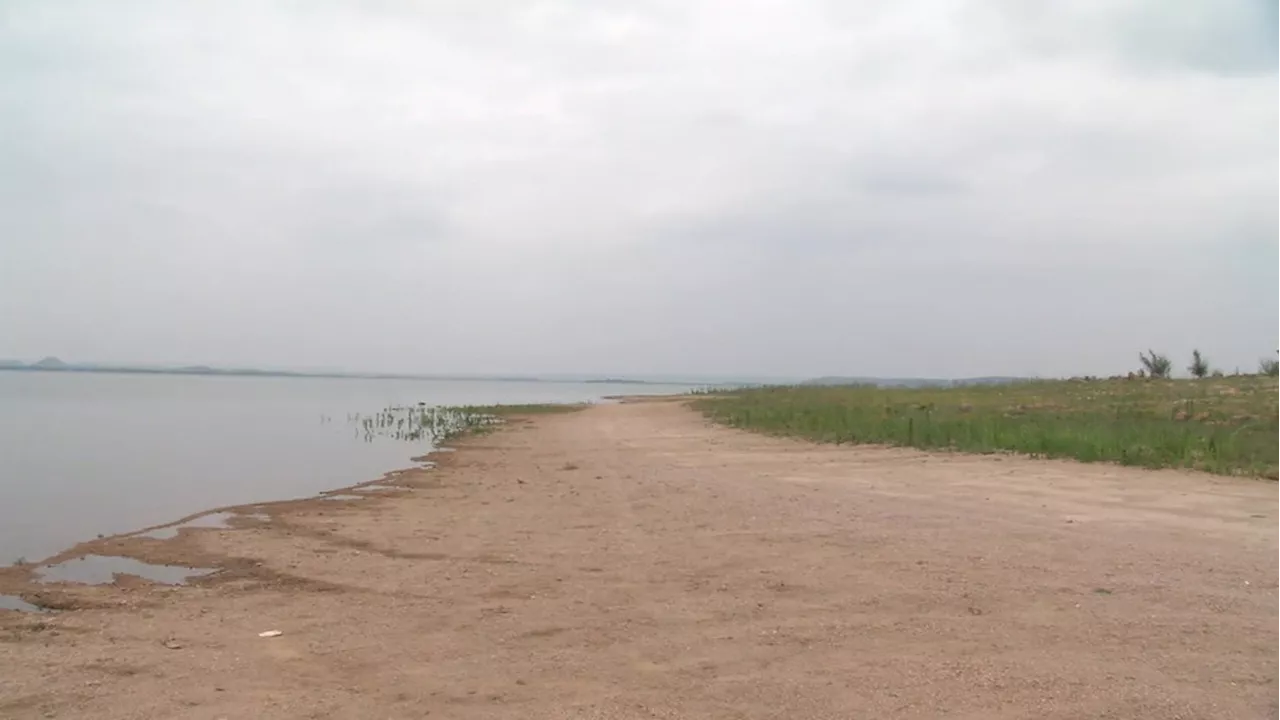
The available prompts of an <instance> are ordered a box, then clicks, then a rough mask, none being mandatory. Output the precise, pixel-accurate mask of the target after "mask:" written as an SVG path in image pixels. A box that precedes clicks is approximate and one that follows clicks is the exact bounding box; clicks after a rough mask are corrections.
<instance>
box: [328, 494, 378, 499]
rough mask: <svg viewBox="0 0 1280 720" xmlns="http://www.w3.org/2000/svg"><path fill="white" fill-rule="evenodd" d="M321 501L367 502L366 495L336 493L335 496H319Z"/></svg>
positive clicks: (367, 497)
mask: <svg viewBox="0 0 1280 720" xmlns="http://www.w3.org/2000/svg"><path fill="white" fill-rule="evenodd" d="M320 499H321V500H368V499H369V496H368V495H356V494H354V493H338V494H337V495H321V496H320Z"/></svg>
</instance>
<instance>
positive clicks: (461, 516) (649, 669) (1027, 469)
mask: <svg viewBox="0 0 1280 720" xmlns="http://www.w3.org/2000/svg"><path fill="white" fill-rule="evenodd" d="M685 400H687V398H683V397H680V396H676V397H669V398H661V399H655V398H649V397H645V398H643V399H642V401H640V402H624V403H610V404H600V405H595V406H592V407H590V408H587V409H585V410H582V411H580V412H572V413H561V414H547V415H539V416H537V417H532V418H519V419H516V418H512V419H511V420H509V421H508V424H507V425H506V426H505V427H502V428H501V429H498V430H497V431H495V432H493V433H484V434H473V435H468V436H464V437H460V438H455V439H454V440H452V441H450V445H451V446H452V447H454V450H453V451H452V452H450V451H447V450H446V451H444V452H439V451H433V452H431V453H428V454H427V455H426V456H424V457H426V458H429V459H430V460H431V461H433V462H435V463H436V464H435V466H433V467H421V468H409V469H406V470H400V471H392V472H391V473H386V474H384V475H383V476H382V477H381V478H379V479H376V480H368V481H365V482H361V483H356V484H353V485H349V486H347V487H345V488H338V489H335V490H332V491H329V493H328V494H330V495H341V494H343V493H344V491H345V492H347V493H351V492H357V493H363V494H367V495H368V496H369V497H368V498H367V499H362V500H325V499H323V496H322V497H314V498H306V499H301V500H286V501H270V502H265V503H254V504H247V505H240V506H234V507H232V508H224V510H225V509H234V510H237V511H239V512H240V513H241V515H247V514H252V513H255V512H262V513H264V514H266V515H267V517H268V518H269V522H267V523H254V522H247V523H243V524H237V522H236V521H233V522H232V525H233V527H232V528H230V529H222V528H189V529H185V531H183V530H182V529H180V530H178V532H177V534H176V536H174V537H172V538H170V539H164V540H158V539H153V538H146V537H141V536H140V534H141V533H145V532H148V531H149V530H154V529H155V528H151V529H143V530H138V531H133V532H131V533H127V534H124V535H119V536H113V537H111V538H102V539H98V540H91V541H87V542H84V543H81V544H79V545H77V546H75V547H74V548H70V549H68V550H67V551H64V552H63V553H60V554H59V555H58V556H53V558H58V557H70V556H72V555H74V554H76V553H84V552H98V551H100V552H119V553H121V554H125V553H127V556H129V557H138V558H140V559H143V560H147V561H154V562H161V563H171V564H181V565H185V566H188V567H191V566H197V567H199V566H203V567H219V568H222V569H221V571H220V572H218V573H216V574H214V575H210V576H208V577H204V578H197V579H195V580H193V581H191V582H190V583H189V584H187V585H183V586H176V587H170V586H164V585H157V584H153V583H150V582H146V581H144V580H139V579H137V578H132V577H127V576H121V577H118V578H117V580H116V582H115V583H113V584H110V585H102V586H66V587H55V586H48V587H44V586H39V585H35V586H33V587H34V588H35V589H34V590H33V591H32V593H30V594H29V593H27V592H24V593H23V594H24V595H26V596H27V597H33V598H34V599H36V600H39V601H42V604H43V603H49V604H51V605H60V606H62V607H64V608H65V609H66V611H65V612H53V613H40V614H36V613H20V612H0V663H3V664H4V666H5V667H6V668H7V671H6V673H5V676H4V677H0V716H3V717H14V718H45V717H59V718H94V719H95V720H125V719H126V718H128V719H130V720H136V719H139V718H166V719H168V718H176V719H179V720H210V719H212V718H224V717H225V718H230V717H257V718H263V719H264V720H285V719H286V718H288V719H292V718H300V717H329V718H335V719H336V720H345V719H347V718H350V719H351V720H356V719H357V718H366V717H372V716H377V717H387V718H397V719H398V718H404V719H406V720H407V719H408V718H421V717H423V716H424V715H427V714H430V716H432V717H435V716H437V715H438V716H441V717H451V718H461V719H462V720H467V719H468V718H475V719H476V720H479V719H480V718H492V717H497V716H500V717H531V718H552V717H616V718H648V717H690V718H699V717H701V718H714V717H742V718H744V719H746V720H756V719H757V718H758V719H760V720H763V719H764V718H769V717H780V716H794V717H858V716H873V717H885V718H894V717H900V718H904V720H905V719H906V718H918V717H938V716H941V715H945V714H959V715H965V716H973V717H987V716H993V715H997V714H1001V713H1003V714H1009V713H1013V714H1017V715H1019V716H1021V715H1028V716H1029V715H1052V716H1054V717H1078V716H1098V715H1107V714H1110V715H1115V716H1118V717H1166V716H1174V715H1185V716H1196V717H1200V716H1206V717H1207V716H1213V717H1220V718H1225V719H1227V720H1231V719H1234V718H1240V719H1241V720H1243V719H1244V718H1254V717H1264V716H1267V715H1268V713H1272V714H1273V712H1272V711H1273V710H1274V704H1273V703H1274V698H1275V693H1276V690H1277V685H1276V675H1277V661H1276V656H1275V652H1274V650H1275V643H1276V642H1277V641H1278V640H1280V638H1277V630H1276V628H1277V625H1276V623H1277V620H1278V618H1277V605H1276V600H1277V596H1276V593H1277V577H1276V568H1275V564H1274V559H1275V549H1276V545H1277V524H1276V520H1277V510H1276V508H1277V505H1276V502H1277V498H1276V486H1275V485H1274V484H1263V483H1257V482H1255V481H1253V480H1243V479H1240V480H1236V479H1230V478H1222V477H1214V476H1206V475H1203V474H1201V473H1192V472H1183V471H1147V470H1137V469H1133V468H1123V467H1117V466H1105V465H1084V464H1080V463H1074V462H1068V461H1053V460H1031V459H1027V458H1022V457H1016V456H997V457H990V456H973V455H960V454H955V455H939V454H936V453H926V452H918V451H914V450H910V449H901V448H883V447H869V446H853V447H851V446H842V447H841V446H831V445H815V444H812V443H807V442H804V441H799V440H794V439H787V438H777V437H768V436H763V435H757V434H754V433H747V432H742V431H736V430H732V429H727V428H723V427H720V426H717V425H714V424H712V423H709V422H707V421H706V420H705V419H704V418H703V417H702V416H701V415H700V414H698V413H696V412H694V411H692V410H691V409H689V408H687V407H684V406H683V404H684V403H683V401H685ZM370 486H380V487H379V488H378V489H373V490H367V489H364V490H362V488H369V487H370ZM219 510H220V509H218V508H215V509H211V510H206V511H204V512H203V513H199V514H194V515H191V516H188V518H184V520H186V521H189V520H190V519H191V518H198V517H202V516H205V515H208V514H210V513H213V512H217V511H219ZM181 522H183V521H181V520H180V521H176V522H174V523H168V524H166V525H164V526H157V528H165V527H169V528H172V527H178V526H179V524H180V523H181ZM5 587H8V586H7V585H6V586H5ZM3 589H4V588H0V590H3ZM1081 687H1089V688H1091V690H1090V692H1089V693H1081V692H1079V688H1081Z"/></svg>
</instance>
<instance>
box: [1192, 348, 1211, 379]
mask: <svg viewBox="0 0 1280 720" xmlns="http://www.w3.org/2000/svg"><path fill="white" fill-rule="evenodd" d="M1187 372H1189V373H1191V377H1195V378H1202V377H1204V376H1206V375H1208V374H1209V361H1208V360H1206V359H1205V357H1204V356H1203V355H1201V354H1200V351H1199V350H1192V351H1191V364H1190V365H1188V366H1187Z"/></svg>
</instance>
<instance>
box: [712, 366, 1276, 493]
mask: <svg viewBox="0 0 1280 720" xmlns="http://www.w3.org/2000/svg"><path fill="white" fill-rule="evenodd" d="M1276 389H1277V383H1276V379H1275V378H1273V377H1263V376H1238V377H1221V378H1207V379H1203V380H1124V379H1115V380H1084V381H1074V380H1073V381H1066V380H1062V381H1036V382H1025V383H1015V384H1009V385H992V386H972V387H957V388H910V389H908V388H875V387H864V386H856V387H804V386H795V387H770V388H755V389H748V390H736V391H725V392H719V393H711V394H709V395H705V396H700V397H699V398H696V399H694V400H693V401H692V402H693V405H694V407H695V408H697V409H699V410H701V411H702V412H703V413H704V414H705V415H706V416H707V417H709V418H710V419H712V420H714V421H716V422H720V423H723V424H725V425H729V426H731V427H736V428H742V429H746V430H753V431H758V432H764V433H770V434H776V435H786V436H794V437H801V438H806V439H809V440H814V441H817V442H831V443H875V444H885V445H899V446H909V447H917V448H923V449H952V450H960V451H966V452H977V453H993V452H1018V453H1025V454H1028V455H1036V456H1042V457H1057V458H1074V459H1076V460H1082V461H1085V462H1114V463H1120V464H1122V465H1136V466H1140V467H1148V468H1162V467H1178V468H1193V469H1197V470H1205V471H1208V472H1213V473H1219V474H1224V475H1251V476H1258V477H1267V478H1271V479H1273V480H1274V479H1276V472H1277V468H1276V466H1277V452H1278V451H1277V421H1276V417H1277V395H1276Z"/></svg>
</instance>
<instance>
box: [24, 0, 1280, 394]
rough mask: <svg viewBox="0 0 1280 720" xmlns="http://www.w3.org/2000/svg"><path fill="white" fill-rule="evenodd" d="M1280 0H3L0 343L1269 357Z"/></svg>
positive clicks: (60, 352)
mask: <svg viewBox="0 0 1280 720" xmlns="http://www.w3.org/2000/svg"><path fill="white" fill-rule="evenodd" d="M1276 35H1277V17H1276V2H1275V0H1198V1H1197V0H1080V1H1078V2H1053V3H1039V2H1025V0H972V1H971V2H965V1H963V0H918V1H917V0H884V1H882V2H876V1H867V0H862V1H860V2H849V1H846V0H826V1H815V2H800V1H798V0H777V1H775V2H744V1H743V0H723V1H722V2H699V1H695V0H670V1H668V0H638V1H635V2H620V1H618V0H610V1H606V2H598V1H594V2H587V1H586V0H580V1H578V2H522V1H516V0H510V1H509V2H507V1H499V0H456V1H455V2H426V1H422V2H414V1H410V0H404V1H403V2H397V1H394V0H383V1H382V2H355V1H354V0H352V1H350V2H338V1H337V0H327V1H324V0H310V1H307V2H302V1H298V2H262V1H261V0H242V1H235V0H210V1H209V2H194V1H191V2H181V3H175V2H171V1H170V0H156V1H155V2H128V1H125V0H114V1H113V2H103V1H102V0H81V1H79V2H75V1H69V0H59V1H58V2H50V1H49V0H26V1H23V0H16V1H15V0H6V1H5V2H4V3H3V4H0V357H9V358H19V359H28V360H34V359H37V358H39V357H41V356H43V355H50V354H52V355H57V356H59V357H62V358H63V359H65V360H97V361H141V362H199V363H208V364H218V365H257V366H271V367H302V368H346V369H364V370H398V371H413V372H428V373H429V372H475V373H485V372H499V373H508V372H518V373H548V372H566V373H577V372H583V373H586V372H599V373H635V374H642V373H644V374H647V373H668V374H671V373H675V374H681V373H690V374H702V375H707V374H724V375H772V376H809V375H823V374H843V375H882V376H972V375H989V374H1041V375H1071V374H1084V373H1113V372H1123V371H1126V370H1129V369H1131V368H1134V367H1136V366H1137V352H1138V350H1139V349H1145V348H1148V347H1151V348H1155V349H1156V350H1163V351H1167V352H1170V353H1172V354H1174V355H1175V358H1176V359H1177V361H1178V362H1177V367H1179V368H1181V367H1182V366H1184V365H1185V364H1186V360H1185V358H1184V357H1183V356H1185V355H1187V354H1189V352H1190V350H1191V349H1192V348H1193V347H1199V348H1201V349H1202V350H1203V351H1204V352H1205V353H1206V354H1207V355H1208V356H1209V358H1210V359H1211V360H1212V361H1213V362H1215V363H1216V364H1218V365H1221V366H1224V367H1225V368H1226V369H1228V370H1230V369H1232V368H1234V367H1235V366H1237V365H1238V366H1240V367H1242V368H1246V369H1252V368H1254V367H1255V366H1256V364H1257V360H1258V358H1259V357H1263V356H1269V357H1274V356H1275V352H1276V347H1277V326H1278V325H1280V314H1278V311H1277V308H1278V306H1280V302H1278V296H1280V289H1278V282H1277V274H1278V270H1277V268H1278V262H1280V258H1278V256H1277V197H1278V193H1280V188H1278V186H1277V162H1278V161H1277V156H1278V152H1280V147H1278V143H1277V135H1278V122H1280V118H1278V111H1277V106H1278V101H1280V98H1278V97H1277V40H1276Z"/></svg>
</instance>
